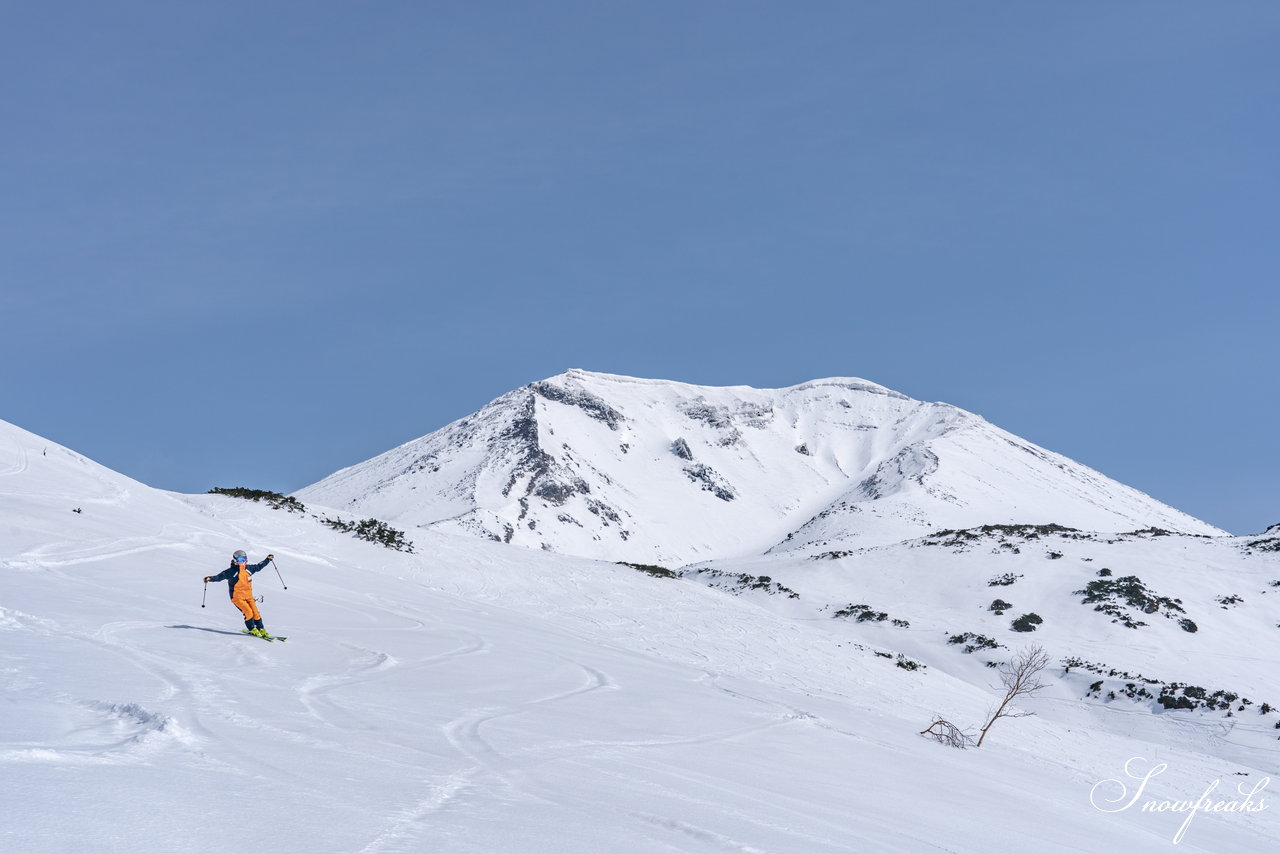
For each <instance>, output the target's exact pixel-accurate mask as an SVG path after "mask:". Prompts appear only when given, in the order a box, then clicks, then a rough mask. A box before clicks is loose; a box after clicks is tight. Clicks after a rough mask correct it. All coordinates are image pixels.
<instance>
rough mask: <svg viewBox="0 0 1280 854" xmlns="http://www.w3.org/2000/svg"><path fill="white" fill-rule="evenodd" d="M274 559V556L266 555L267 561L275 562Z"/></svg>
mask: <svg viewBox="0 0 1280 854" xmlns="http://www.w3.org/2000/svg"><path fill="white" fill-rule="evenodd" d="M275 559H276V556H275V555H267V560H275Z"/></svg>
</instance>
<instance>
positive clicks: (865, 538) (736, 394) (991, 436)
mask: <svg viewBox="0 0 1280 854" xmlns="http://www.w3.org/2000/svg"><path fill="white" fill-rule="evenodd" d="M298 496H299V498H301V499H302V500H303V501H308V502H315V503H318V504H324V505H328V506H332V507H340V508H343V509H344V510H347V511H349V512H351V513H356V514H362V515H367V516H373V517H377V518H381V519H387V520H389V521H391V522H393V523H395V524H396V525H398V526H400V527H403V528H411V529H422V528H431V529H435V530H440V531H449V532H457V533H465V534H470V535H476V536H482V537H485V538H490V539H495V540H500V541H503V542H508V543H513V544H516V545H523V546H528V547H531V548H542V549H547V550H550V551H555V552H559V553H562V554H575V555H580V556H585V557H595V558H601V559H608V560H626V561H632V562H639V563H656V564H662V565H677V566H678V565H683V564H685V563H692V562H695V561H700V560H708V559H712V558H717V557H741V556H747V555H755V554H761V553H763V552H766V551H768V550H770V549H774V550H810V551H811V550H815V549H817V550H822V549H826V548H832V547H835V546H837V545H839V544H849V545H855V544H856V545H868V544H876V543H890V542H897V541H899V540H902V539H906V538H908V537H912V536H919V535H922V534H925V533H928V532H929V531H933V530H938V529H940V528H962V527H970V526H974V525H980V524H986V523H997V522H1004V523H1048V522H1056V523H1058V524H1063V525H1069V526H1072V527H1079V528H1085V529H1088V530H1099V531H1131V530H1136V529H1139V528H1146V527H1151V526H1156V527H1161V528H1169V529H1172V530H1177V531H1185V532H1188V533H1196V534H1212V535H1220V534H1222V533H1223V532H1222V531H1220V530H1218V529H1216V528H1213V527H1212V526H1210V525H1207V524H1206V523H1204V522H1201V521H1199V520H1197V519H1194V518H1192V517H1190V516H1188V515H1186V514H1184V513H1181V512H1179V511H1177V510H1174V509H1173V508H1170V507H1168V506H1165V505H1163V504H1161V503H1159V502H1157V501H1155V500H1154V499H1152V498H1150V497H1149V496H1146V495H1143V494H1142V493H1139V492H1137V491H1136V490H1133V489H1131V488H1129V487H1126V486H1124V485H1122V484H1119V483H1117V482H1115V481H1113V480H1111V479H1109V478H1106V477H1104V476H1103V475H1101V474H1099V473H1098V472H1095V471H1093V470H1091V469H1089V468H1087V467H1085V466H1082V465H1080V464H1078V463H1075V462H1072V461H1071V460H1068V459H1066V458H1065V457H1062V456H1059V455H1057V454H1053V453H1051V452H1049V451H1046V450H1044V449H1042V448H1038V447H1036V446H1035V445H1032V444H1031V443H1029V442H1026V441H1024V440H1021V439H1019V438H1018V437H1016V436H1013V435H1011V434H1009V433H1007V432H1005V431H1003V430H1001V429H999V428H997V427H995V426H993V425H991V424H989V423H988V422H986V421H985V420H983V419H982V418H980V417H978V416H976V415H973V414H971V413H968V412H965V411H963V410H960V409H957V408H955V407H953V406H949V405H946V404H940V403H922V402H920V401H916V400H912V399H911V398H908V397H906V396H905V395H902V394H899V393H897V392H894V391H891V390H889V389H887V388H884V387H883V386H879V385H876V384H875V383H871V382H867V381H866V380H859V379H826V380H817V381H814V382H809V383H804V384H803V385H798V386H794V387H791V388H785V389H768V390H762V389H753V388H746V387H730V388H715V387H706V386H693V385H686V384H683V383H675V382H666V381H660V380H643V379H633V378H630V377H621V376H613V375H609V374H597V373H589V372H586V371H578V370H574V371H569V372H567V373H565V374H561V375H559V376H556V377H552V378H550V379H547V380H543V381H541V382H536V383H533V384H532V385H529V386H526V387H524V388H521V389H517V390H515V391H512V392H510V393H508V394H506V395H503V396H502V397H500V398H498V399H497V400H495V401H493V402H492V403H490V404H489V405H488V406H486V407H484V408H483V409H481V410H480V411H479V412H477V413H475V414H474V415H471V416H469V417H467V418H464V419H461V420H459V421H456V422H454V423H453V424H450V425H448V426H446V427H444V428H442V429H440V430H438V431H436V432H434V433H431V434H429V435H427V436H424V437H422V438H421V439H417V440H415V441H412V442H409V443H407V444H405V445H402V446H400V447H398V448H395V449H393V450H391V451H388V452H387V453H385V454H382V455H380V456H378V457H375V458H373V459H371V460H368V461H366V462H364V463H361V464H359V465H356V466H352V467H350V468H347V469H344V470H342V471H340V472H337V473H335V474H333V475H331V476H330V477H328V478H325V479H324V480H322V481H320V482H319V483H317V484H314V485H312V486H310V487H307V488H306V489H303V490H301V491H300V492H299V493H298Z"/></svg>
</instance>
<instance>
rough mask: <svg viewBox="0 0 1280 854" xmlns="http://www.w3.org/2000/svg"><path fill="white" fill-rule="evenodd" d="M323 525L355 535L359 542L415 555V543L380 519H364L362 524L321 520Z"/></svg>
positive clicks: (337, 520) (340, 520)
mask: <svg viewBox="0 0 1280 854" xmlns="http://www.w3.org/2000/svg"><path fill="white" fill-rule="evenodd" d="M320 521H321V523H323V524H325V525H328V526H329V527H330V528H333V529H334V530H335V531H343V532H345V533H350V534H354V535H355V537H356V539H358V540H368V541H369V542H371V543H379V544H380V545H383V546H386V547H387V548H389V549H394V550H396V551H398V552H408V553H410V554H412V553H413V543H411V542H409V540H408V539H406V538H405V535H404V531H397V530H396V529H395V528H393V527H391V526H390V525H388V524H387V523H386V522H382V521H379V520H378V519H364V520H362V521H360V522H346V521H343V520H342V519H328V518H326V519H321V520H320Z"/></svg>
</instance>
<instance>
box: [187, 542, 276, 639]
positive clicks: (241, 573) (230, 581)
mask: <svg viewBox="0 0 1280 854" xmlns="http://www.w3.org/2000/svg"><path fill="white" fill-rule="evenodd" d="M274 558H275V555H267V559H266V560H264V561H262V563H255V564H252V565H250V563H249V556H248V555H247V554H245V553H244V552H243V551H240V550H237V551H236V553H235V554H234V555H232V556H231V566H229V567H227V568H226V569H224V570H223V571H222V572H220V573H218V574H217V575H208V576H205V579H204V581H205V584H208V583H209V582H210V581H225V582H227V589H228V590H229V591H230V593H231V604H232V605H235V606H236V607H237V608H239V609H240V613H242V614H244V628H245V631H246V632H248V633H249V634H251V635H257V636H258V637H260V638H265V637H270V635H268V634H267V630H266V629H264V628H263V627H262V614H260V613H259V612H258V603H257V602H255V601H253V579H252V575H253V574H254V573H255V572H259V571H260V570H262V569H263V568H265V567H266V565H267V564H268V563H269V562H270V561H271V560H272V559H274Z"/></svg>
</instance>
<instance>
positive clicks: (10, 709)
mask: <svg viewBox="0 0 1280 854" xmlns="http://www.w3.org/2000/svg"><path fill="white" fill-rule="evenodd" d="M557 405H560V404H557ZM627 417H628V418H631V417H632V415H631V414H628V416H627ZM597 423H600V424H601V426H603V427H604V429H606V430H607V429H608V427H607V424H605V423H604V422H597ZM673 438H674V437H673ZM689 441H690V442H691V443H692V440H689ZM703 452H704V451H703V450H702V448H701V446H697V448H696V449H695V450H694V453H695V454H698V453H703ZM791 453H793V454H794V453H796V452H795V451H794V450H792V451H791ZM1018 453H1022V452H1021V451H1019V452H1018ZM799 456H803V455H799ZM1024 456H1027V457H1028V458H1029V457H1030V455H1029V454H1024ZM460 465H461V464H460ZM868 465H870V462H869V463H868ZM725 468H726V469H728V466H725ZM876 468H879V464H877V465H876ZM610 477H614V476H613V475H610ZM735 486H738V485H737V484H735ZM1108 488H1111V487H1108ZM698 491H699V492H701V490H698ZM1125 494H1126V495H1128V494H1129V493H1125ZM304 497H305V498H306V499H307V504H308V507H307V512H305V513H296V512H289V511H286V510H272V509H270V508H268V507H267V506H265V505H264V504H259V503H254V502H251V501H244V500H240V499H235V498H231V497H225V496H219V495H205V496H184V495H176V494H172V493H166V492H161V491H158V490H154V489H151V488H149V487H147V486H145V485H143V484H140V483H137V482H136V481H132V480H130V479H128V478H126V477H124V476H122V475H119V474H117V473H115V472H111V471H109V470H107V469H105V468H103V467H101V466H99V465H97V464H96V463H94V462H92V461H90V460H87V459H85V458H83V457H81V456H79V455H77V454H75V453H74V452H72V451H70V450H68V449H65V448H62V447H59V446H57V445H56V444H53V443H50V442H47V441H45V440H43V439H41V438H40V437H38V436H35V435H33V434H30V433H27V432H25V431H23V430H20V429H19V428H16V427H13V426H12V425H8V424H5V423H3V422H0V572H2V573H3V581H4V585H3V587H2V588H0V591H2V592H0V684H2V685H3V693H2V694H0V696H2V697H3V700H2V701H0V804H3V810H2V811H0V850H2V851H5V852H9V851H13V852H24V853H25V852H40V854H43V852H71V851H75V852H104V853H106V854H109V853H110V852H122V854H123V852H129V854H133V852H136V851H138V850H146V851H154V852H212V851H254V852H258V851H261V852H276V854H283V852H306V854H323V852H367V854H373V852H422V851H432V852H450V853H451V854H452V852H477V854H478V853H479V852H483V854H499V853H500V852H511V854H542V852H547V854H551V852H554V853H555V854H566V852H606V851H609V852H636V854H640V852H644V853H645V854H648V852H654V853H655V854H657V852H691V853H692V852H696V853H697V854H702V852H706V854H722V853H723V852H772V853H773V854H825V852H951V853H952V854H957V852H973V854H979V852H981V854H989V852H993V851H999V852H1005V851H1007V852H1021V851H1027V850H1036V851H1047V852H1079V851H1096V850H1099V849H1106V850H1117V851H1142V852H1147V851H1163V850H1170V849H1171V848H1172V846H1174V845H1175V844H1176V848H1173V849H1172V850H1180V851H1199V852H1219V853H1220V852H1256V851H1264V850H1269V849H1270V848H1271V847H1272V846H1273V845H1274V841H1275V840H1276V839H1277V838H1280V818H1278V816H1280V806H1277V805H1276V804H1275V803H1274V799H1273V796H1274V794H1275V791H1276V790H1275V788H1274V786H1273V785H1272V783H1271V777H1272V776H1273V775H1274V772H1275V770H1276V766H1277V757H1280V740H1277V736H1280V729H1276V724H1277V722H1280V713H1277V712H1275V711H1274V710H1273V711H1263V709H1262V708H1261V707H1262V705H1263V704H1264V703H1268V704H1269V703H1277V704H1280V688H1277V687H1276V685H1277V683H1276V682H1275V679H1274V674H1275V661H1276V658H1277V654H1278V653H1280V644H1278V642H1277V638H1280V628H1277V627H1276V624H1277V623H1278V622H1280V587H1277V586H1275V585H1274V584H1273V582H1277V581H1280V551H1277V550H1276V548H1275V547H1274V544H1276V543H1278V542H1280V538H1276V537H1274V536H1270V535H1269V536H1266V537H1264V536H1260V537H1257V538H1233V537H1224V536H1193V535H1192V534H1205V533H1207V532H1206V531H1204V530H1202V529H1201V530H1188V528H1194V527H1195V526H1194V525H1188V526H1186V527H1184V528H1182V529H1181V530H1183V531H1185V532H1186V533H1178V534H1171V533H1164V532H1147V533H1130V534H1126V535H1123V536H1122V535H1118V534H1115V533H1096V532H1094V531H1092V530H1083V529H1082V530H1077V531H1075V532H1070V531H1057V530H1047V531H1037V530H1034V529H1030V528H1009V529H993V530H986V531H980V530H970V531H968V532H967V533H961V532H958V531H952V532H949V533H947V534H936V533H935V532H928V533H926V534H913V535H912V536H909V537H902V538H900V539H899V540H890V541H884V540H883V538H879V537H877V538H874V539H875V540H876V541H875V542H867V543H866V544H865V545H862V544H857V545H854V546H850V544H849V543H839V544H834V545H830V544H829V545H821V544H818V543H816V542H815V543H814V544H813V545H812V546H811V547H809V548H806V549H801V550H784V551H781V552H779V553H776V554H771V555H760V554H756V555H753V556H717V559H715V560H710V561H706V562H703V563H698V564H693V565H685V566H682V565H680V564H673V565H672V566H671V567H670V569H672V570H679V571H680V574H679V577H658V576H656V575H653V574H650V573H647V572H643V571H638V570H636V569H633V568H631V567H629V566H623V565H619V564H616V563H611V562H607V561H604V560H594V559H590V558H585V557H574V556H569V555H565V554H557V553H554V552H549V551H543V550H541V549H540V548H521V547H519V546H518V545H510V544H505V543H502V542H494V541H491V540H488V539H485V538H483V537H476V536H474V535H470V534H465V533H456V532H452V533H451V532H448V531H442V530H438V529H437V528H435V527H432V528H429V529H414V528H411V530H410V531H409V536H410V539H411V540H412V541H413V543H414V552H413V553H403V552H398V551H394V550H391V549H387V548H383V547H382V546H380V545H377V544H374V543H370V542H365V541H362V540H359V539H355V538H353V537H352V536H350V535H349V534H343V533H340V532H338V531H335V530H332V529H331V528H329V527H326V526H325V525H323V524H321V523H320V521H319V518H318V517H321V516H326V515H334V514H336V513H339V512H342V513H344V514H346V515H347V516H350V511H351V508H350V507H346V506H344V507H341V508H338V509H325V508H324V507H323V506H319V505H317V506H311V502H312V501H313V500H314V497H312V496H304ZM577 497H578V498H582V497H583V496H582V495H578V496H577ZM711 500H713V501H714V500H719V499H716V498H715V497H714V496H711ZM806 512H807V511H806ZM1160 512H1164V511H1160ZM1170 512H1171V513H1174V514H1176V511H1170ZM800 515H804V514H800ZM1170 518H1175V519H1176V518H1178V517H1176V516H1171V517H1170ZM1187 518H1189V517H1187ZM1023 521H1029V522H1032V523H1036V524H1041V523H1044V522H1047V521H1050V520H1048V519H1042V518H1035V519H1030V520H1023ZM1053 521H1057V522H1061V523H1062V524H1063V525H1066V524H1068V522H1069V521H1070V520H1064V519H1058V520H1053ZM1200 524H1202V523H1200ZM909 527H911V528H913V529H914V528H916V527H918V526H916V525H914V524H913V525H911V526H909ZM1137 527H1139V526H1134V528H1133V529H1128V530H1134V529H1136V528H1137ZM1205 527H1207V526H1205ZM770 533H771V535H772V533H774V532H770ZM1272 533H1274V532H1272ZM237 548H244V549H246V550H247V551H248V552H249V554H250V559H251V560H253V561H256V560H260V559H261V558H263V557H264V556H265V555H266V554H267V553H269V552H270V553H274V554H275V556H276V565H277V567H278V569H279V572H280V575H279V576H277V574H276V572H275V569H274V568H272V567H268V568H267V569H266V570H265V571H263V572H261V573H259V574H258V575H257V576H256V577H255V581H254V584H255V590H256V592H257V593H258V594H259V595H260V596H261V597H263V602H262V604H261V608H262V611H263V615H264V620H265V623H266V626H267V628H268V629H269V630H270V631H272V632H273V633H275V634H280V635H287V636H288V638H289V640H288V641H287V642H285V643H267V642H265V641H262V640H259V639H256V638H251V637H247V636H243V635H241V634H239V633H238V630H239V628H240V627H241V625H242V624H241V620H240V615H239V613H238V612H237V611H236V610H235V609H234V608H233V607H232V606H231V604H230V603H229V602H228V601H227V596H226V592H225V588H224V587H223V586H221V585H217V586H215V585H209V587H208V590H207V591H206V590H205V589H204V586H203V585H202V583H201V578H202V577H203V576H206V575H209V574H212V573H214V572H217V571H219V570H221V569H223V568H224V567H225V566H226V564H227V560H228V557H229V556H230V554H231V552H232V551H233V550H235V549H237ZM1055 555H1056V556H1055ZM1104 568H1106V569H1110V570H1111V574H1110V575H1101V574H1099V573H1100V571H1101V570H1102V569H1104ZM1131 576H1133V577H1138V578H1139V579H1140V580H1141V583H1142V587H1141V589H1142V591H1145V592H1146V593H1147V594H1149V595H1150V597H1151V601H1152V602H1154V603H1155V606H1154V607H1155V610H1153V611H1149V612H1148V611H1146V610H1143V606H1142V604H1141V603H1140V604H1138V605H1133V604H1130V603H1129V601H1128V600H1126V599H1125V598H1124V597H1125V595H1128V594H1125V593H1123V592H1121V593H1115V592H1114V591H1112V593H1111V594H1110V595H1111V596H1112V599H1111V600H1109V601H1110V604H1111V605H1112V606H1113V610H1112V611H1111V612H1101V611H1097V610H1095V609H1094V604H1093V603H1083V602H1082V601H1081V600H1082V598H1083V597H1082V596H1081V595H1078V594H1076V593H1075V592H1074V591H1076V590H1079V589H1083V588H1084V587H1085V586H1086V585H1088V584H1089V583H1090V582H1093V581H1104V582H1105V581H1107V580H1108V579H1111V580H1118V579H1123V578H1127V577H1131ZM1009 577H1012V578H1013V581H1012V582H1010V583H1002V584H1000V585H998V586H990V582H991V581H992V580H993V579H1007V578H1009ZM285 584H287V585H288V589H287V590H285V589H284V585H285ZM1120 587H1123V588H1124V590H1128V591H1129V593H1132V591H1133V589H1134V588H1133V585H1129V586H1127V587H1125V586H1124V585H1120ZM791 593H794V594H795V596H792V595H790V594H791ZM202 597H203V605H202ZM997 597H998V598H1001V599H1003V600H1006V601H1008V602H1009V603H1010V605H1011V609H1010V610H1007V611H1005V613H1003V614H996V613H994V612H993V611H991V610H990V608H989V605H990V604H991V602H992V600H994V599H996V598H997ZM1233 597H1235V598H1234V599H1233ZM1174 599H1177V600H1179V602H1177V603H1174V601H1173V600H1174ZM1224 600H1225V601H1224ZM1103 604H1106V603H1103ZM1175 604H1176V605H1177V606H1178V607H1180V608H1182V609H1183V610H1182V611H1178V610H1176V608H1175V607H1174V605H1175ZM855 605H865V606H867V608H868V609H869V610H870V613H872V616H871V617H869V618H866V619H862V620H859V619H858V615H859V614H864V613H867V611H866V610H858V609H856V608H855V609H853V610H848V608H849V606H855ZM841 610H848V613H847V614H845V615H843V616H836V613H837V612H839V611H841ZM1029 612H1034V613H1035V614H1037V615H1038V616H1040V617H1041V618H1042V620H1043V622H1042V623H1041V624H1039V625H1038V627H1037V629H1036V631H1035V632H1034V633H1019V632H1015V631H1013V630H1012V629H1011V628H1010V622H1011V620H1012V619H1013V618H1015V617H1017V616H1019V615H1022V614H1025V613H1029ZM878 613H884V614H886V617H887V618H886V619H878V618H877V616H876V614H878ZM1185 619H1190V620H1193V621H1194V622H1195V624H1196V631H1194V632H1192V631H1188V630H1186V629H1184V628H1183V627H1181V625H1180V621H1181V620H1185ZM895 620H896V621H898V623H899V624H895V622H894V621H895ZM1113 620H1115V622H1113ZM1125 620H1128V621H1130V622H1143V623H1145V624H1146V625H1143V626H1139V627H1137V628H1129V627H1127V626H1126V625H1124V621H1125ZM902 624H905V625H902ZM962 632H970V633H973V634H975V635H982V636H986V637H989V638H991V639H993V640H994V641H996V642H998V643H999V644H1000V645H1001V646H999V647H996V648H994V649H978V650H975V651H974V652H971V653H965V652H964V651H963V649H962V646H961V645H959V644H953V643H950V642H949V638H951V637H952V636H955V635H956V634H958V633H962ZM1032 641H1034V642H1038V643H1041V644H1043V645H1044V646H1045V648H1046V649H1047V650H1048V651H1049V652H1050V656H1051V660H1052V661H1053V665H1052V666H1051V668H1050V669H1049V670H1048V671H1046V674H1045V675H1046V679H1047V682H1048V687H1047V688H1046V689H1045V690H1044V691H1042V692H1041V693H1040V694H1039V695H1038V696H1036V697H1033V698H1030V699H1027V700H1025V701H1022V702H1021V703H1020V704H1019V708H1020V709H1022V710H1023V711H1027V712H1032V713H1034V716H1030V717H1023V718H1014V719H1007V720H1001V721H999V722H997V723H996V724H995V726H994V727H993V728H992V730H991V733H990V735H989V736H988V739H987V742H986V743H985V744H984V746H983V747H982V748H981V749H965V750H958V749H953V748H949V747H946V746H943V745H940V744H937V743H935V742H933V741H931V740H929V739H927V738H925V737H923V736H921V735H920V734H919V733H920V731H921V730H922V729H924V728H925V726H926V725H927V724H928V723H929V722H930V721H932V720H933V719H934V718H935V717H936V716H938V715H941V716H944V717H946V718H948V719H950V720H952V721H954V722H955V723H957V724H959V725H961V726H962V727H965V728H970V729H973V728H976V727H977V726H978V725H980V724H981V723H982V722H983V721H984V720H985V716H986V715H988V714H989V713H990V711H991V710H992V709H993V707H994V706H995V704H996V702H997V701H998V699H999V697H1000V694H1001V692H1000V689H999V687H998V684H997V680H996V670H995V669H992V668H991V667H989V666H987V662H988V661H992V662H996V663H998V662H1000V661H1003V660H1005V659H1006V658H1007V657H1008V655H1009V654H1010V653H1011V652H1012V651H1014V650H1016V649H1018V648H1021V647H1023V646H1025V645H1026V644H1028V643H1030V642H1032ZM1068 658H1075V659H1078V660H1079V661H1080V662H1082V663H1081V664H1078V665H1075V666H1072V667H1071V668H1070V671H1069V672H1068V671H1067V667H1066V665H1065V664H1064V663H1063V662H1064V661H1065V660H1066V659H1068ZM900 664H906V665H908V666H911V665H913V664H915V665H919V666H918V667H917V669H907V668H906V667H904V666H899V665H900ZM1086 665H1088V666H1086ZM1089 666H1096V667H1101V668H1102V669H1103V670H1104V671H1105V670H1116V671H1118V672H1123V673H1128V674H1129V676H1123V675H1121V676H1109V675H1105V674H1100V673H1096V672H1094V671H1091V670H1089ZM1137 674H1141V675H1142V676H1143V677H1149V678H1151V679H1154V680H1158V681H1160V682H1161V685H1160V686H1157V685H1156V684H1155V683H1147V682H1139V681H1138V680H1137ZM1098 680H1101V681H1103V682H1104V685H1103V686H1102V693H1101V695H1098V696H1089V697H1086V693H1089V692H1090V686H1091V684H1092V683H1094V682H1095V681H1098ZM1128 682H1133V683H1135V685H1142V686H1147V685H1149V686H1150V687H1151V688H1152V689H1153V690H1154V689H1156V688H1157V687H1163V686H1164V685H1166V684H1168V683H1179V684H1181V685H1183V686H1187V685H1192V686H1201V687H1204V688H1205V689H1207V692H1208V693H1212V692H1213V691H1215V690H1222V691H1226V692H1230V693H1231V694H1232V696H1233V697H1234V698H1235V699H1233V700H1232V701H1230V703H1229V704H1228V707H1227V708H1217V709H1208V708H1204V707H1201V708H1195V709H1177V710H1166V709H1164V708H1163V707H1162V706H1161V705H1160V704H1159V703H1157V702H1155V701H1154V700H1153V699H1148V698H1144V697H1141V696H1137V697H1135V698H1129V697H1127V696H1124V691H1125V687H1124V686H1125V684H1126V683H1128ZM993 686H994V687H993ZM1111 691H1115V692H1118V694H1119V696H1117V697H1116V698H1114V699H1109V698H1108V697H1107V692H1111ZM1246 699H1247V700H1249V704H1248V705H1245V700H1246ZM1237 707H1239V708H1237ZM1228 712H1230V715H1228ZM1148 775H1149V776H1148ZM1144 777H1146V779H1145V782H1144V780H1143V778H1144ZM1206 793H1207V794H1206ZM1197 802H1199V803H1197Z"/></svg>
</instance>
